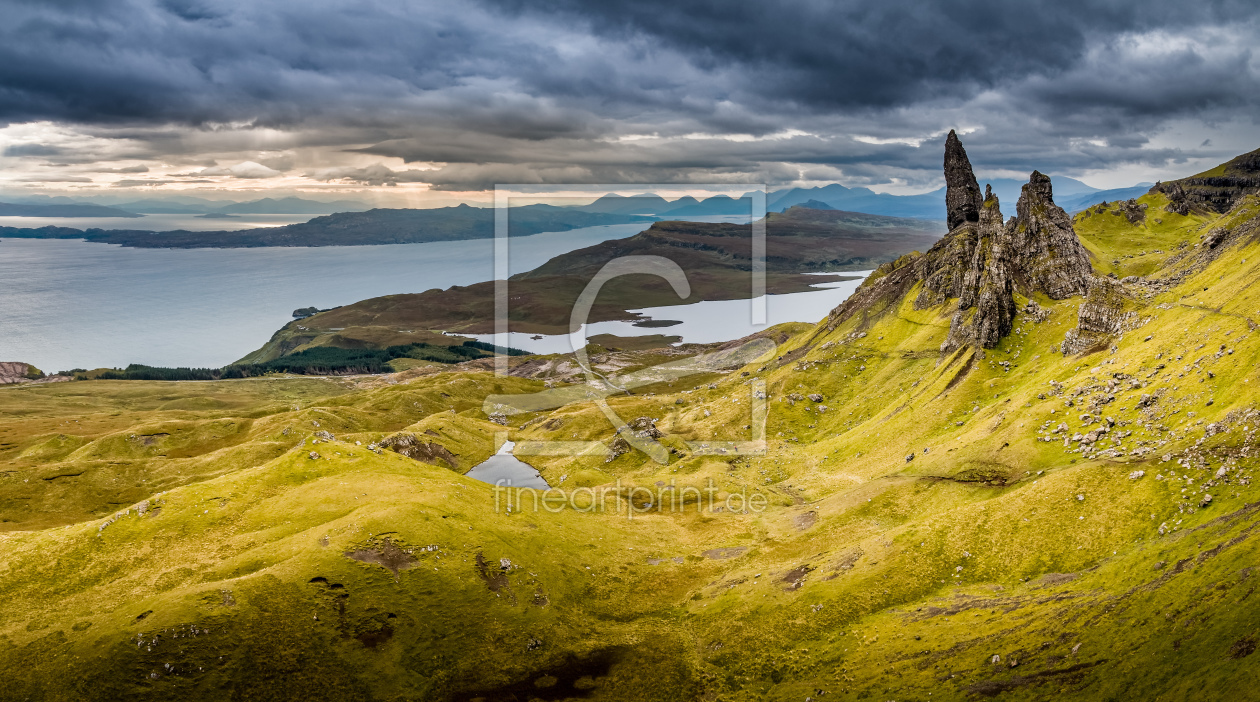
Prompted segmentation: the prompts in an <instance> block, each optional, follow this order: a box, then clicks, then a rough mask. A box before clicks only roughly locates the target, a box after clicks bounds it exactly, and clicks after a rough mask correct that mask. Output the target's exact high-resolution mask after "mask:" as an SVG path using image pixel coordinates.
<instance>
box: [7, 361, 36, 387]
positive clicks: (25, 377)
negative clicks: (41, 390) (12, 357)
mask: <svg viewBox="0 0 1260 702" xmlns="http://www.w3.org/2000/svg"><path fill="white" fill-rule="evenodd" d="M43 376H44V374H43V373H41V372H39V371H38V370H36V369H35V366H32V365H30V364H29V363H19V362H17V361H0V385H12V384H15V383H25V382H27V381H29V380H34V379H36V378H42V377H43Z"/></svg>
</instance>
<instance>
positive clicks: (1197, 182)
mask: <svg viewBox="0 0 1260 702" xmlns="http://www.w3.org/2000/svg"><path fill="white" fill-rule="evenodd" d="M1151 190H1152V191H1154V192H1160V193H1164V194H1165V195H1167V196H1168V200H1169V203H1168V206H1167V207H1166V208H1165V209H1167V210H1168V211H1169V212H1175V213H1177V214H1182V215H1184V214H1187V213H1188V212H1189V211H1190V210H1191V209H1197V210H1201V211H1205V212H1212V213H1223V212H1228V211H1229V210H1230V209H1231V208H1232V207H1233V206H1234V204H1235V203H1236V202H1238V201H1239V200H1240V199H1242V198H1243V197H1246V196H1247V195H1250V194H1252V193H1257V192H1260V149H1256V150H1255V151H1252V152H1250V153H1246V154H1243V155H1241V156H1238V157H1236V158H1234V159H1232V160H1230V161H1228V162H1226V163H1224V164H1222V165H1221V166H1219V167H1217V168H1213V169H1212V170H1210V171H1207V172H1205V173H1200V174H1199V175H1196V176H1190V177H1189V178H1182V179H1181V180H1174V181H1170V182H1168V183H1156V184H1155V187H1153V188H1151Z"/></svg>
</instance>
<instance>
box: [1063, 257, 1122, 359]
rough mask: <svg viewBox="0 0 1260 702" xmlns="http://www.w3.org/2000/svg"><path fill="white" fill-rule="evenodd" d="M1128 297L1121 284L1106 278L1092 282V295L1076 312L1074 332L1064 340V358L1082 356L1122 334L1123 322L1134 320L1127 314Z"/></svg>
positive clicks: (1090, 293) (1068, 334) (1069, 332)
mask: <svg viewBox="0 0 1260 702" xmlns="http://www.w3.org/2000/svg"><path fill="white" fill-rule="evenodd" d="M1128 299H1129V296H1128V295H1127V294H1126V293H1125V290H1124V285H1123V284H1122V283H1120V282H1119V281H1116V280H1113V279H1111V278H1105V277H1101V276H1099V277H1095V278H1092V279H1091V280H1090V286H1089V294H1088V295H1087V296H1086V298H1085V302H1084V303H1082V304H1081V307H1080V309H1079V310H1078V311H1077V315H1076V317H1077V323H1076V328H1075V329H1069V330H1068V332H1067V335H1066V336H1065V337H1064V339H1063V355H1065V356H1068V355H1071V354H1074V353H1081V352H1083V351H1089V350H1091V349H1094V348H1097V347H1099V346H1101V345H1102V344H1104V343H1106V342H1107V341H1108V340H1109V339H1110V337H1111V335H1113V334H1119V333H1120V332H1121V331H1122V325H1123V324H1124V322H1125V321H1126V320H1128V319H1130V318H1131V317H1133V313H1132V312H1126V311H1125V302H1126V301H1127V300H1128Z"/></svg>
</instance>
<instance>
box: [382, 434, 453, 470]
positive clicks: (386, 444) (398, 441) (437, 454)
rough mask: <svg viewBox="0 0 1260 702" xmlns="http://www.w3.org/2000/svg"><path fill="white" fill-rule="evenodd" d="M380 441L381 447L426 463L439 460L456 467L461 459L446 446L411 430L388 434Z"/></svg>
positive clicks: (434, 462)
mask: <svg viewBox="0 0 1260 702" xmlns="http://www.w3.org/2000/svg"><path fill="white" fill-rule="evenodd" d="M378 443H379V446H380V447H381V448H387V449H389V450H391V451H393V452H394V453H397V454H401V455H403V456H406V457H407V458H410V459H412V460H416V461H422V462H424V463H433V464H436V463H437V462H438V461H442V462H443V463H445V464H446V465H447V466H449V467H451V468H454V467H455V466H456V465H458V463H459V459H458V458H456V457H455V454H453V453H451V452H450V450H449V449H447V448H446V447H445V446H443V445H441V444H439V443H437V442H435V441H434V442H429V441H425V440H424V439H421V438H420V437H418V436H416V435H415V434H412V433H410V432H399V433H397V434H394V435H393V436H387V437H385V438H384V439H381V440H380V442H378Z"/></svg>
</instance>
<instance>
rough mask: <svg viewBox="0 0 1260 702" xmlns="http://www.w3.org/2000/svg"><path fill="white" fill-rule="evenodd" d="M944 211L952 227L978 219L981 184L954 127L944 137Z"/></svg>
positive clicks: (981, 201)
mask: <svg viewBox="0 0 1260 702" xmlns="http://www.w3.org/2000/svg"><path fill="white" fill-rule="evenodd" d="M945 188H946V190H945V212H946V216H945V219H946V222H947V223H948V224H949V228H950V229H951V230H952V229H954V227H957V226H958V225H960V224H962V223H964V222H978V221H980V206H981V204H982V203H983V202H984V200H983V198H981V197H980V184H979V183H977V182H976V174H975V173H973V172H972V170H971V161H970V160H968V159H967V151H966V149H964V148H963V145H962V142H961V141H958V135H957V134H955V133H954V130H952V129H951V130H949V136H948V137H946V139H945Z"/></svg>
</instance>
